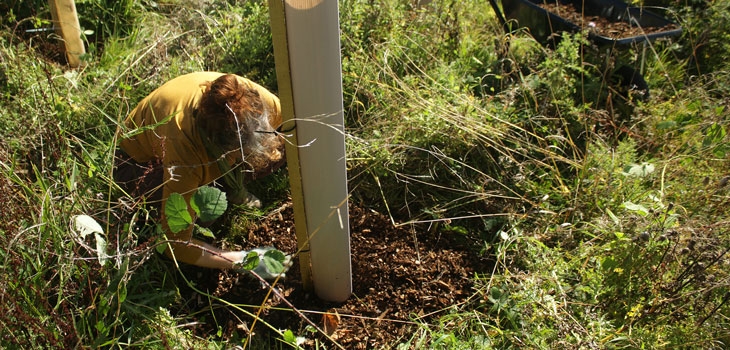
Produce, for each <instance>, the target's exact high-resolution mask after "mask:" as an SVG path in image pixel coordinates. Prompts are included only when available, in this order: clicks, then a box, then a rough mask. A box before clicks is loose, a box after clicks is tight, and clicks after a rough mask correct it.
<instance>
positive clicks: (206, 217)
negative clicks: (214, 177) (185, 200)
mask: <svg viewBox="0 0 730 350" xmlns="http://www.w3.org/2000/svg"><path fill="white" fill-rule="evenodd" d="M190 206H191V207H192V208H193V210H195V213H196V214H198V217H200V221H202V222H209V221H213V220H215V219H217V218H218V217H220V216H221V215H222V214H223V212H225V211H226V208H228V201H227V200H226V193H225V192H223V191H221V190H219V189H217V188H215V187H211V186H203V187H200V188H198V190H197V191H196V192H195V194H194V195H193V198H192V199H191V200H190Z"/></svg>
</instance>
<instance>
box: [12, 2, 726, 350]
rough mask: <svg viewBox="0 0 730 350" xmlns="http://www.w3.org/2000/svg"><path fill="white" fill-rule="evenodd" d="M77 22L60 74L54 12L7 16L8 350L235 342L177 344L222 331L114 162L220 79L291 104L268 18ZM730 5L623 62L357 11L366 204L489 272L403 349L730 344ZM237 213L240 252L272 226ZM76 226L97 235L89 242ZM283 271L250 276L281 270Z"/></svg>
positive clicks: (245, 8)
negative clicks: (131, 118) (169, 90)
mask: <svg viewBox="0 0 730 350" xmlns="http://www.w3.org/2000/svg"><path fill="white" fill-rule="evenodd" d="M639 3H641V2H639ZM76 4H77V8H78V9H79V13H80V14H81V16H80V19H81V22H82V27H83V28H84V29H86V30H90V31H92V32H91V33H90V34H89V35H87V36H86V37H85V38H84V39H85V40H86V43H87V45H88V55H87V56H85V57H84V60H85V62H86V63H87V65H86V66H85V67H84V68H82V69H78V70H69V69H67V68H66V67H64V66H63V65H62V64H60V63H59V62H60V60H58V58H56V57H54V56H53V53H54V52H58V49H57V48H58V46H57V45H58V40H57V39H55V36H53V35H47V33H45V32H26V31H25V30H27V29H42V28H46V27H48V26H49V25H50V14H49V13H48V10H47V2H45V1H23V2H21V1H10V2H5V3H3V4H0V13H3V14H4V15H3V17H2V19H1V21H2V22H1V23H0V136H2V140H1V141H0V171H2V174H3V177H2V178H3V181H0V201H2V202H3V205H4V206H3V210H2V211H0V246H1V247H2V248H0V265H2V267H3V272H4V273H3V274H1V275H0V285H2V286H3V288H2V289H0V300H2V302H3V305H2V306H3V309H4V310H6V311H7V312H5V313H3V315H2V316H0V347H4V348H5V347H7V348H73V347H110V348H111V347H114V348H116V347H140V348H158V347H159V348H225V347H231V346H236V345H237V343H235V342H236V341H238V340H241V337H240V336H238V337H232V338H230V339H235V341H232V342H231V343H226V341H227V340H230V339H224V337H222V336H221V335H220V334H216V333H215V332H212V333H211V334H209V335H207V336H206V335H203V336H200V335H199V334H196V333H194V332H193V331H191V329H190V328H189V327H184V326H181V325H187V324H196V325H198V324H204V323H207V324H210V325H212V326H211V327H216V326H220V325H218V324H217V322H218V321H217V320H215V319H214V318H215V317H211V315H214V313H212V312H211V313H205V314H203V312H200V311H198V312H191V311H190V310H191V309H190V308H188V307H187V304H188V303H189V302H190V300H187V299H186V298H184V297H183V290H184V289H186V288H187V289H193V290H196V289H195V285H194V283H192V282H190V281H188V280H186V279H185V272H183V271H179V270H177V269H175V268H173V267H172V266H171V264H167V263H166V262H165V261H164V260H162V259H158V258H157V257H156V254H155V242H157V240H156V239H157V238H158V235H159V227H157V226H156V222H155V214H154V213H153V212H152V211H148V209H146V208H144V206H142V205H141V204H140V203H129V202H125V201H117V199H116V198H117V194H118V192H119V191H118V189H117V188H116V185H115V184H114V183H113V181H112V180H111V178H112V177H111V174H112V173H113V170H112V169H111V164H112V162H113V161H112V159H113V153H114V150H115V149H116V141H115V140H116V138H115V135H117V132H126V130H123V129H122V128H121V126H120V124H121V120H123V118H124V117H125V116H126V115H127V114H128V113H129V111H130V109H131V108H132V107H133V106H134V105H135V104H136V103H137V102H138V101H139V100H140V99H141V98H142V97H143V96H145V95H146V94H147V93H149V92H150V91H151V90H152V89H154V88H155V87H157V86H159V85H160V84H161V83H163V82H165V81H167V80H168V79H170V78H172V77H174V76H177V75H180V74H183V73H188V72H191V71H196V70H221V71H228V72H233V73H238V74H242V75H245V76H247V77H249V78H251V79H253V80H256V81H257V82H259V83H261V84H263V85H264V86H266V87H268V88H271V89H272V90H276V79H275V77H276V75H275V71H274V60H273V50H272V46H271V40H270V36H271V34H270V29H269V24H268V10H267V6H266V3H265V2H263V1H246V2H241V3H238V2H230V1H210V2H199V1H187V0H186V1H167V2H154V1H134V0H125V1H105V0H84V1H80V0H77V1H76ZM728 4H729V3H728V1H726V0H723V1H716V2H702V1H690V2H689V3H682V4H679V3H675V2H671V3H670V2H666V4H663V5H664V7H665V8H666V10H665V12H664V13H665V14H666V15H667V16H669V17H671V18H673V19H677V20H678V21H679V22H680V24H682V25H683V27H684V29H685V31H684V35H683V37H682V38H680V39H679V40H678V41H675V42H673V43H664V42H653V43H650V44H648V45H647V46H646V48H644V47H642V46H631V47H628V48H620V49H619V48H616V49H615V50H616V51H622V53H621V55H623V56H621V57H618V56H617V57H612V58H611V59H607V57H605V56H602V55H603V54H604V53H605V50H603V49H600V50H597V49H596V48H594V47H593V45H592V44H590V43H589V42H587V41H586V38H585V37H584V36H583V35H581V34H577V35H572V36H564V37H563V40H562V41H561V42H560V44H559V45H557V46H556V47H555V48H550V49H548V48H545V47H543V46H541V45H539V44H538V42H537V41H535V40H534V39H533V38H532V37H530V36H529V33H528V32H527V31H519V32H516V33H512V34H510V35H509V36H507V35H505V34H504V33H503V32H502V30H501V26H500V25H499V24H498V23H497V21H496V18H495V17H494V13H493V11H492V9H491V7H490V6H489V4H488V3H487V2H480V1H472V0H468V1H448V0H447V1H434V2H430V3H428V4H423V2H421V4H420V5H419V4H418V2H406V1H393V0H377V1H375V0H374V1H363V0H347V1H343V2H341V3H340V12H341V13H340V16H341V18H340V23H341V33H342V36H341V38H342V39H341V40H342V58H343V62H342V64H343V80H344V84H343V88H344V97H345V101H344V107H345V111H344V112H345V116H346V127H347V132H348V139H347V152H348V153H347V154H348V168H349V176H350V179H349V180H350V182H349V188H350V189H351V195H352V198H353V199H354V200H356V201H359V202H361V203H363V204H365V205H367V206H370V207H373V208H376V209H379V210H380V211H382V212H384V213H388V214H390V215H391V216H392V217H393V219H394V220H397V221H399V222H401V223H403V222H411V223H414V225H415V226H414V227H417V228H418V229H419V231H418V232H421V233H419V234H424V235H425V234H439V235H454V234H458V235H461V236H464V237H465V239H469V240H471V241H473V242H477V244H476V246H478V248H476V249H480V248H481V249H482V251H483V254H485V255H488V256H490V257H491V258H492V259H493V260H494V262H495V264H496V267H495V270H494V271H475V276H473V278H474V281H475V289H474V295H473V297H472V298H470V299H469V300H468V301H466V302H465V303H464V304H460V305H454V306H453V307H452V308H450V309H449V310H448V311H447V312H444V313H443V316H442V317H440V318H432V319H429V320H428V321H422V320H424V319H423V318H419V319H418V320H419V321H418V322H423V323H422V324H420V325H419V326H418V327H416V328H415V329H414V332H413V334H412V336H411V337H410V338H407V339H400V340H398V342H400V343H402V344H393V347H399V348H426V347H430V348H449V349H453V348H618V347H624V348H657V347H661V348H703V349H704V348H713V347H714V348H720V347H724V346H727V344H728V343H730V334H729V333H728V323H727V316H728V315H730V303H729V302H728V295H729V294H728V293H729V285H728V280H729V278H730V275H729V274H728V271H730V269H728V266H727V262H726V261H727V254H728V249H730V248H729V247H730V243H728V242H730V236H729V235H728V230H727V227H728V224H727V218H728V217H729V216H730V212H728V208H729V207H730V206H728V205H727V202H728V197H729V196H730V192H729V191H730V186H729V185H728V173H727V169H728V168H729V167H728V153H729V152H730V149H728V144H729V142H728V141H730V140H728V135H727V134H728V118H727V111H728V108H730V106H728V101H727V97H726V96H727V95H728V93H730V90H729V88H728V86H730V74H728V71H727V69H728V66H727V62H726V61H727V60H726V57H727V56H728V54H727V53H728V51H730V47H729V46H728V42H729V41H728V40H727V39H728V33H729V32H730V31H728V30H727V26H728V23H730V21H728V20H727V19H728V18H727V17H728V11H727V8H728V6H729V5H728ZM5 14H6V15H5ZM34 33H35V34H34ZM38 33H44V34H38ZM613 59H616V60H623V61H625V62H628V63H629V64H631V65H632V66H634V67H644V77H645V78H646V80H647V82H648V83H649V85H650V90H651V96H652V97H651V98H650V100H646V101H641V100H638V99H635V98H634V97H633V96H632V95H631V94H623V92H622V91H620V90H619V89H618V88H616V87H615V86H611V84H610V79H608V78H609V77H608V76H610V74H611V72H612V70H613V69H615V68H616V64H617V62H618V61H617V62H613V61H612V60H613ZM625 62H624V63H625ZM604 63H605V64H606V65H605V66H604V65H603V64H604ZM287 186H288V183H287V181H286V177H285V175H284V174H282V173H279V174H276V175H275V176H274V177H271V178H268V179H265V180H262V181H260V182H257V183H255V184H252V188H253V189H255V191H256V192H255V193H257V194H259V193H263V194H264V196H265V197H267V198H266V199H267V200H266V202H268V203H277V202H279V201H281V200H283V199H284V198H286V195H287ZM189 205H190V208H189V207H188V203H187V202H186V201H185V199H184V198H183V197H182V196H179V195H177V196H175V195H174V196H173V197H171V199H170V200H169V201H168V206H169V208H164V209H165V210H166V215H167V217H168V220H171V221H170V222H169V224H170V225H169V226H170V227H171V229H173V231H174V232H178V231H180V230H183V229H187V228H189V227H190V225H191V224H194V222H193V221H194V220H193V218H192V216H191V214H190V213H191V210H192V212H194V213H195V214H196V216H197V217H199V218H200V220H201V221H209V220H213V219H215V218H217V217H219V216H220V215H221V214H222V213H223V212H224V211H226V208H227V202H226V200H225V197H224V196H222V194H221V193H220V192H219V191H216V190H213V189H207V188H203V189H200V190H199V191H198V192H197V193H196V194H195V195H194V196H193V197H192V199H191V202H190V203H189ZM272 205H276V204H272ZM236 209H237V211H235V212H234V213H232V214H231V217H229V218H226V220H229V221H230V223H231V225H230V227H231V230H232V231H233V232H232V233H231V236H230V237H234V238H232V239H231V238H229V239H230V241H229V242H227V243H229V244H230V242H235V241H236V240H241V239H242V238H241V235H242V234H243V233H242V232H245V228H246V226H247V225H248V223H249V222H250V220H253V219H251V217H254V216H256V215H259V214H261V212H259V211H248V212H247V211H246V210H245V209H241V208H236ZM229 212H230V210H229ZM80 215H87V217H88V218H91V220H93V222H95V223H98V224H99V225H98V226H99V227H97V226H96V225H92V224H89V223H90V221H85V219H84V220H82V221H83V222H86V224H85V227H86V231H85V232H90V233H89V234H87V235H75V234H72V233H73V232H79V231H81V230H84V229H83V227H82V228H81V230H80V229H79V227H78V226H76V224H78V222H77V221H76V220H74V219H72V218H79V217H81V216H80ZM494 215H498V216H497V217H499V218H504V219H494V217H495V216H494ZM464 218H468V219H464ZM83 222H82V223H83ZM418 222H426V223H427V225H428V229H422V230H421V228H422V226H426V224H425V223H424V225H419V224H418ZM82 226H83V225H82ZM199 229H200V230H199V232H203V234H208V235H212V232H211V231H205V230H202V228H199ZM99 238H102V239H101V240H100V239H99ZM104 243H105V244H104ZM163 248H164V247H163ZM102 253H106V254H107V256H106V257H105V259H104V261H105V263H104V265H101V264H99V262H100V258H102V257H103V256H104V255H103V254H102ZM280 254H281V253H280V252H271V253H268V252H267V253H265V254H264V255H263V258H260V257H259V255H258V253H256V252H252V254H250V255H249V256H248V258H247V260H246V261H245V262H244V266H243V267H244V268H251V269H253V268H255V267H256V266H258V264H260V263H263V264H264V265H265V266H266V267H267V269H269V270H272V271H279V270H278V269H280V268H282V266H281V263H282V261H283V259H284V257H283V256H281V255H280ZM196 293H197V294H196V295H198V296H200V297H201V298H205V297H207V298H210V299H211V300H212V296H211V295H210V294H208V293H207V292H204V291H197V290H196ZM217 301H218V302H221V303H222V305H224V306H223V307H225V308H229V309H235V310H236V311H238V312H241V313H242V314H243V313H244V312H242V311H241V310H239V309H238V308H239V306H238V305H233V304H230V303H226V302H225V301H220V300H217ZM206 316H207V317H208V318H207V319H206ZM355 316H358V315H355ZM365 322H367V321H365ZM383 322H385V321H383ZM280 337H281V339H282V340H283V341H284V343H278V344H279V345H282V346H283V345H284V344H288V345H292V346H296V345H297V344H299V343H300V342H301V341H302V338H301V337H296V336H295V333H294V332H293V331H285V332H283V333H281V334H280ZM689 340H691V342H690V341H689ZM267 345H271V344H266V345H263V346H262V348H267Z"/></svg>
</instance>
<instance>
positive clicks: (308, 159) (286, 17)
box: [269, 0, 352, 302]
mask: <svg viewBox="0 0 730 350" xmlns="http://www.w3.org/2000/svg"><path fill="white" fill-rule="evenodd" d="M269 13H270V16H271V17H270V18H271V30H272V36H273V40H274V56H275V60H276V72H277V80H278V84H279V86H278V87H279V98H280V99H281V107H282V114H283V117H284V118H283V119H284V125H283V126H282V130H283V132H284V133H285V134H287V135H288V134H291V135H292V136H291V137H287V139H288V140H289V144H287V149H286V153H287V167H288V169H289V181H290V184H291V190H292V199H293V201H294V212H295V214H294V220H295V225H296V232H297V240H298V242H299V248H300V255H299V258H300V260H299V262H300V266H301V273H302V281H303V283H304V285H305V287H306V288H311V285H310V283H311V282H313V283H314V291H315V293H316V294H317V296H318V297H319V298H321V299H323V300H327V301H334V302H340V301H344V300H346V299H347V298H349V297H350V295H351V294H352V267H351V265H352V264H351V258H350V226H349V220H348V218H349V217H348V210H347V197H348V194H347V167H346V162H345V134H344V115H343V103H342V63H341V58H340V28H339V17H338V15H339V13H338V7H337V1H336V0H269ZM288 130H291V131H288ZM310 281H311V282H310Z"/></svg>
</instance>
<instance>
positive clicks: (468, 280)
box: [194, 202, 491, 349]
mask: <svg viewBox="0 0 730 350" xmlns="http://www.w3.org/2000/svg"><path fill="white" fill-rule="evenodd" d="M349 209H350V231H351V249H352V282H353V294H352V296H351V297H350V298H349V299H348V300H347V301H345V302H344V303H329V302H324V301H321V300H319V299H318V298H317V297H316V296H315V295H314V294H313V293H311V292H308V291H305V290H304V289H303V287H302V283H301V278H300V275H299V265H298V263H297V262H295V264H294V266H292V268H291V270H290V271H289V273H288V274H287V278H286V280H284V281H281V282H279V283H278V284H277V285H276V288H277V289H278V290H279V291H280V293H281V294H282V295H283V296H284V297H285V298H286V299H287V300H288V301H289V303H291V304H292V305H294V306H295V307H296V308H297V309H298V310H300V311H301V312H302V313H303V314H304V315H305V316H306V317H307V318H308V319H310V320H311V321H312V322H314V323H316V324H317V326H318V327H320V328H322V329H324V330H326V331H327V332H329V333H331V338H332V339H333V340H334V341H336V342H337V343H338V344H340V345H341V346H343V347H345V348H347V349H372V348H379V347H383V346H388V345H392V344H394V343H397V342H399V341H406V340H408V339H409V338H410V337H411V336H412V335H413V333H414V331H415V329H416V328H417V327H418V326H419V325H418V324H420V325H423V324H429V323H430V322H432V321H434V320H435V319H437V318H438V317H440V316H443V315H444V314H447V313H448V312H449V311H450V310H454V308H455V307H458V306H460V305H464V304H465V303H468V302H470V297H473V296H474V295H476V293H475V290H474V289H473V283H474V274H475V273H476V272H479V273H485V272H489V271H491V263H490V262H489V261H488V260H487V258H486V257H485V256H484V255H480V254H479V253H478V250H479V247H478V246H475V244H473V242H470V241H469V239H467V238H466V237H465V236H461V235H458V234H449V235H438V234H431V233H429V232H427V231H425V230H418V229H416V230H413V229H411V227H407V226H399V227H396V226H394V225H393V224H392V223H391V221H390V220H389V219H388V218H387V217H386V216H384V215H381V214H379V213H376V212H374V211H372V210H369V209H366V208H363V207H361V206H357V205H352V204H351V205H350V208H349ZM292 215H293V210H292V205H291V202H286V203H284V204H283V205H282V206H281V207H280V208H279V209H278V210H275V211H274V212H273V213H271V214H269V215H268V216H266V217H265V218H263V219H262V220H261V221H260V222H259V223H257V224H256V225H254V227H252V228H251V229H250V231H249V241H248V244H249V245H250V247H255V246H275V247H276V248H278V249H280V250H282V251H284V252H287V253H294V252H295V251H296V247H297V243H296V238H295V234H294V222H293V216H292ZM295 260H296V259H295ZM198 277H200V278H202V279H201V280H198V281H197V282H199V283H200V287H202V288H203V289H204V290H205V289H208V290H210V291H211V292H212V294H214V295H216V296H218V297H221V298H223V299H225V300H227V301H229V302H232V303H236V304H246V305H265V307H264V310H263V312H262V316H261V317H262V319H263V320H265V321H266V322H267V323H269V324H271V325H272V326H274V327H277V328H279V329H291V330H293V331H294V332H295V334H298V335H304V336H307V338H309V339H310V345H313V343H312V341H313V340H314V339H318V340H320V341H323V342H325V344H327V343H330V340H327V338H326V337H325V336H324V335H323V334H315V335H313V334H312V333H307V332H306V331H305V330H304V328H305V327H306V326H307V324H308V323H307V321H306V320H305V319H303V318H302V317H301V316H300V315H298V314H297V313H295V312H293V311H291V310H286V311H282V310H279V309H276V308H284V309H290V308H289V307H288V306H287V305H286V304H285V303H284V302H282V301H281V300H280V299H279V298H277V297H275V296H271V295H269V296H268V298H267V295H268V290H267V289H266V288H262V286H261V285H260V283H259V282H257V281H253V280H251V279H249V278H248V277H244V276H241V275H240V274H236V273H232V272H215V273H210V271H209V270H206V271H205V273H204V274H203V273H200V272H199V273H198ZM476 302H478V300H476ZM199 307H201V308H210V305H209V304H208V300H201V304H200V305H199ZM250 311H252V312H255V311H256V310H254V309H251V310H250ZM324 313H327V314H324ZM215 316H216V320H217V324H218V325H225V327H224V329H223V330H222V331H223V332H222V334H223V336H224V337H231V338H232V339H234V338H235V337H240V336H241V332H243V333H247V332H250V331H252V330H251V328H250V327H251V325H252V319H251V318H250V317H247V316H245V315H243V314H242V313H239V312H236V311H235V310H233V309H232V308H230V307H223V308H218V309H217V311H215ZM194 331H195V333H196V334H197V335H199V336H203V337H207V336H210V335H212V334H215V332H217V329H215V327H214V325H213V324H206V323H201V324H200V325H199V326H197V327H196V328H195V329H194ZM236 333H238V334H237V335H234V334H236ZM253 333H255V334H258V335H261V334H270V333H271V332H270V331H269V330H267V327H266V326H264V325H262V324H261V322H258V323H257V324H256V325H255V329H253ZM330 344H331V343H330Z"/></svg>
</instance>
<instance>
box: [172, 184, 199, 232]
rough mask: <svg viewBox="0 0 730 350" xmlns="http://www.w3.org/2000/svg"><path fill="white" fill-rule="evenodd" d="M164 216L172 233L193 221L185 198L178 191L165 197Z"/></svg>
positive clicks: (188, 225)
mask: <svg viewBox="0 0 730 350" xmlns="http://www.w3.org/2000/svg"><path fill="white" fill-rule="evenodd" d="M165 217H167V226H169V227H170V231H172V233H178V232H180V231H182V230H184V229H186V228H188V227H190V224H192V223H193V218H192V217H191V216H190V212H189V211H188V205H187V203H185V198H183V196H182V195H181V194H179V193H173V194H171V195H170V197H168V198H167V203H165Z"/></svg>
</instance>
